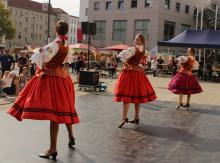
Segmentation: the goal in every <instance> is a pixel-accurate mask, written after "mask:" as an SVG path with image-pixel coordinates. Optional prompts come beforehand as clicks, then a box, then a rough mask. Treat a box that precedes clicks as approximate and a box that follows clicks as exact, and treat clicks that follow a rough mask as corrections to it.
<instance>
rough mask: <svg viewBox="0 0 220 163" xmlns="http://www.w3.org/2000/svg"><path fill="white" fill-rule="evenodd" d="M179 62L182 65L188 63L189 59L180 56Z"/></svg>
mask: <svg viewBox="0 0 220 163" xmlns="http://www.w3.org/2000/svg"><path fill="white" fill-rule="evenodd" d="M177 60H178V61H179V63H180V64H183V63H186V62H187V61H188V57H187V56H180V57H178V58H177Z"/></svg>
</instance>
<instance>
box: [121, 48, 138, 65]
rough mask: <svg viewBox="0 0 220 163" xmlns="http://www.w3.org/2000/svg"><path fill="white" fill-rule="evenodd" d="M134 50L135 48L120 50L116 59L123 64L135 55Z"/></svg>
mask: <svg viewBox="0 0 220 163" xmlns="http://www.w3.org/2000/svg"><path fill="white" fill-rule="evenodd" d="M135 50H136V49H135V47H131V48H128V49H126V50H122V52H120V53H119V54H118V56H117V57H118V58H120V60H121V61H122V62H123V63H125V62H127V60H128V59H129V58H131V57H132V56H134V55H135Z"/></svg>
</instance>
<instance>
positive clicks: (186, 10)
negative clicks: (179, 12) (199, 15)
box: [185, 5, 189, 14]
mask: <svg viewBox="0 0 220 163" xmlns="http://www.w3.org/2000/svg"><path fill="white" fill-rule="evenodd" d="M185 13H186V14H189V5H186V6H185Z"/></svg>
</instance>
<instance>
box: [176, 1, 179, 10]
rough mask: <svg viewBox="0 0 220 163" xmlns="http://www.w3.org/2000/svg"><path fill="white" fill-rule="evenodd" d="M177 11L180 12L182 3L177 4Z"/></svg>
mask: <svg viewBox="0 0 220 163" xmlns="http://www.w3.org/2000/svg"><path fill="white" fill-rule="evenodd" d="M176 11H177V12H180V3H179V2H176Z"/></svg>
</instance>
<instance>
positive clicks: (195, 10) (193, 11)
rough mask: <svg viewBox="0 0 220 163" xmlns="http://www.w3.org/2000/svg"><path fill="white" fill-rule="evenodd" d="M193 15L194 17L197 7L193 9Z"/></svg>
mask: <svg viewBox="0 0 220 163" xmlns="http://www.w3.org/2000/svg"><path fill="white" fill-rule="evenodd" d="M193 15H194V16H196V15H197V7H194V11H193Z"/></svg>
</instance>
